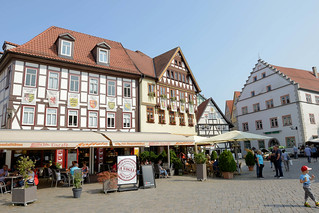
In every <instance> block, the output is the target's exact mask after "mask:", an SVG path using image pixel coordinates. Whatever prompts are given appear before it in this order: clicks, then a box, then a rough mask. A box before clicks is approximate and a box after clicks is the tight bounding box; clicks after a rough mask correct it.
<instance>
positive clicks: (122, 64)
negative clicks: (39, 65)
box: [7, 26, 140, 74]
mask: <svg viewBox="0 0 319 213" xmlns="http://www.w3.org/2000/svg"><path fill="white" fill-rule="evenodd" d="M61 34H70V35H71V36H72V37H74V40H75V41H74V55H73V59H68V58H62V57H59V56H58V53H57V46H56V41H57V39H58V37H59V35H61ZM101 42H105V43H107V44H108V45H109V46H110V47H111V50H110V66H103V65H98V64H97V63H96V61H95V59H94V57H93V55H92V52H91V51H92V50H93V49H94V47H95V46H96V45H97V44H99V43H101ZM7 51H8V52H13V53H19V54H24V55H30V56H37V57H42V58H46V59H50V60H58V61H63V62H67V63H74V64H80V65H86V66H92V67H96V68H102V69H105V70H114V71H119V72H125V73H130V74H140V72H139V71H138V70H137V69H136V67H135V65H134V63H133V62H132V60H131V59H130V57H129V56H128V55H127V53H126V51H125V50H124V48H123V46H122V44H121V43H119V42H115V41H111V40H107V39H104V38H99V37H95V36H91V35H87V34H84V33H79V32H75V31H72V30H67V29H63V28H59V27H55V26H52V27H50V28H48V29H47V30H45V31H43V32H42V33H40V34H39V35H37V36H36V37H34V38H33V39H31V40H30V41H28V42H26V43H25V44H22V45H20V46H18V47H16V48H13V49H9V50H7Z"/></svg>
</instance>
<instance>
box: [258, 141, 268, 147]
mask: <svg viewBox="0 0 319 213" xmlns="http://www.w3.org/2000/svg"><path fill="white" fill-rule="evenodd" d="M258 147H259V149H265V148H266V147H265V141H264V140H259V141H258Z"/></svg>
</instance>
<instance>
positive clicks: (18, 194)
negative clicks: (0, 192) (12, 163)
mask: <svg viewBox="0 0 319 213" xmlns="http://www.w3.org/2000/svg"><path fill="white" fill-rule="evenodd" d="M32 168H34V162H33V161H32V160H31V159H29V157H28V156H27V157H21V158H20V159H19V160H18V164H17V169H18V171H19V174H20V175H21V177H22V178H23V182H24V185H23V186H22V187H21V188H13V189H12V204H13V205H14V204H23V205H25V206H26V205H27V204H28V203H31V202H34V201H36V200H37V187H36V186H29V185H28V183H27V181H28V179H29V177H30V176H31V173H32V172H33V171H32Z"/></svg>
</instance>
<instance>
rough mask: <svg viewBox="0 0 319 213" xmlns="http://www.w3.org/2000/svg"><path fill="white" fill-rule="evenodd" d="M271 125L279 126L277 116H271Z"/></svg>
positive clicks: (273, 126)
mask: <svg viewBox="0 0 319 213" xmlns="http://www.w3.org/2000/svg"><path fill="white" fill-rule="evenodd" d="M270 127H271V128H275V127H278V119H277V118H270Z"/></svg>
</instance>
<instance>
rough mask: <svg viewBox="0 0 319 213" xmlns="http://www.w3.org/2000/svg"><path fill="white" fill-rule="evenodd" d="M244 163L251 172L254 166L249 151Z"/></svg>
mask: <svg viewBox="0 0 319 213" xmlns="http://www.w3.org/2000/svg"><path fill="white" fill-rule="evenodd" d="M245 163H246V165H247V166H248V167H249V170H250V171H253V169H254V165H255V158H254V154H253V153H252V152H251V151H248V152H247V155H246V157H245Z"/></svg>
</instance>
